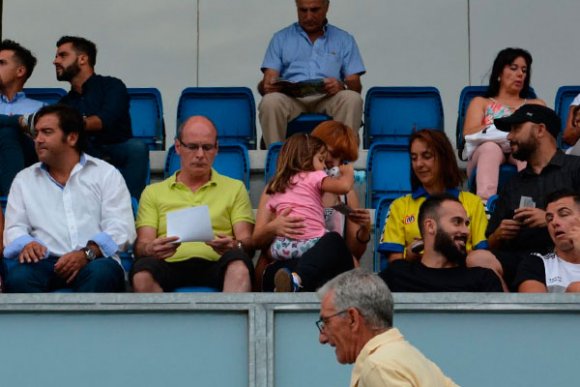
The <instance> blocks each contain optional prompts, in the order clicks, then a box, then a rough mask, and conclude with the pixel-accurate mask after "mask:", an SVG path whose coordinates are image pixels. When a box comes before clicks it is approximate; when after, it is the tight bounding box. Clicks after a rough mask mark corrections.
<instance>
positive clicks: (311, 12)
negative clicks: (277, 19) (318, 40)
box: [296, 0, 328, 34]
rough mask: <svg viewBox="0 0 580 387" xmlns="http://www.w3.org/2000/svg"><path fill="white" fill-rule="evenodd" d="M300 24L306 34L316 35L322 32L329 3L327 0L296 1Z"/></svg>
mask: <svg viewBox="0 0 580 387" xmlns="http://www.w3.org/2000/svg"><path fill="white" fill-rule="evenodd" d="M296 10H297V11H298V24H300V27H302V29H303V30H304V31H306V33H309V34H310V33H316V32H319V31H321V30H322V27H323V26H324V21H325V20H326V13H327V12H328V3H327V1H326V0H296Z"/></svg>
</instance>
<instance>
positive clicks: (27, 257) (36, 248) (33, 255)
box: [18, 241, 46, 263]
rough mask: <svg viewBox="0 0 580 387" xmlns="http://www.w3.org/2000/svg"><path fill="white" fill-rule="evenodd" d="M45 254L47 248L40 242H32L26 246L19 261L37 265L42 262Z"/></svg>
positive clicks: (19, 256)
mask: <svg viewBox="0 0 580 387" xmlns="http://www.w3.org/2000/svg"><path fill="white" fill-rule="evenodd" d="M45 254H46V247H45V246H43V245H41V244H40V243H38V242H35V241H32V242H30V243H28V244H27V245H26V246H24V248H23V249H22V251H21V252H20V254H19V255H18V261H19V262H20V263H36V262H38V261H40V260H41V259H42V258H43V257H44V255H45Z"/></svg>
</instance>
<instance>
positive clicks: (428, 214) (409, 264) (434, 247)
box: [380, 194, 503, 292]
mask: <svg viewBox="0 0 580 387" xmlns="http://www.w3.org/2000/svg"><path fill="white" fill-rule="evenodd" d="M468 225H469V219H468V218H467V213H466V212H465V209H464V208H463V205H462V204H461V202H460V201H459V200H458V199H456V198H455V197H454V196H452V195H449V194H442V195H433V196H431V197H429V198H428V199H427V200H425V202H424V203H423V204H422V205H421V208H420V210H419V230H420V231H421V236H422V238H423V242H424V252H423V256H422V257H421V259H420V260H418V261H409V260H405V259H398V260H396V261H394V262H392V263H391V264H389V266H388V267H387V269H386V270H385V271H383V272H382V273H381V274H380V276H381V277H382V278H383V279H384V280H385V282H386V283H387V285H388V286H389V288H390V289H391V290H392V291H394V292H501V291H503V288H502V285H501V282H500V279H499V277H498V276H497V275H496V274H495V273H494V272H493V271H492V270H491V269H485V268H482V267H471V268H468V267H466V266H465V258H466V257H467V250H466V247H465V246H466V243H467V237H468V236H469V228H468Z"/></svg>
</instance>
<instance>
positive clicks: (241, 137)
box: [177, 87, 256, 149]
mask: <svg viewBox="0 0 580 387" xmlns="http://www.w3.org/2000/svg"><path fill="white" fill-rule="evenodd" d="M224 113H227V114H224ZM194 115H203V116H206V117H208V118H209V119H211V120H212V121H213V123H214V124H215V126H216V128H217V131H218V140H219V141H220V145H221V144H224V143H226V142H227V143H232V142H233V143H240V144H243V145H245V146H246V148H247V149H256V104H255V102H254V95H253V94H252V91H251V90H250V89H249V88H247V87H188V88H186V89H184V90H183V91H182V93H181V97H180V98H179V103H178V106H177V127H179V125H181V123H183V122H184V121H185V119H186V118H188V117H191V116H194Z"/></svg>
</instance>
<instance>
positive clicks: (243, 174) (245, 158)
mask: <svg viewBox="0 0 580 387" xmlns="http://www.w3.org/2000/svg"><path fill="white" fill-rule="evenodd" d="M180 162H181V158H180V157H179V155H178V154H177V152H175V146H174V145H172V146H171V147H170V148H169V150H168V151H167V158H166V160H165V170H164V172H165V177H166V178H167V177H169V176H171V175H172V174H174V173H175V171H177V170H178V169H179V168H180ZM213 167H214V169H215V170H216V171H218V172H219V173H221V174H222V175H225V176H228V177H231V178H233V179H238V180H241V181H242V182H244V184H245V185H246V188H247V189H250V156H249V154H248V149H247V148H246V147H245V146H244V145H242V144H228V143H220V144H219V150H218V153H217V155H216V157H215V160H214V163H213Z"/></svg>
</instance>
